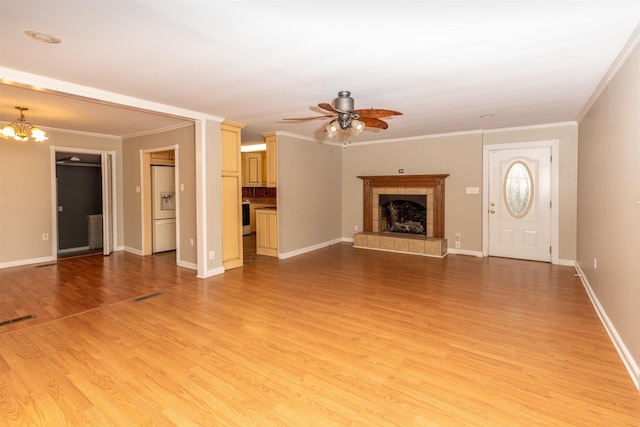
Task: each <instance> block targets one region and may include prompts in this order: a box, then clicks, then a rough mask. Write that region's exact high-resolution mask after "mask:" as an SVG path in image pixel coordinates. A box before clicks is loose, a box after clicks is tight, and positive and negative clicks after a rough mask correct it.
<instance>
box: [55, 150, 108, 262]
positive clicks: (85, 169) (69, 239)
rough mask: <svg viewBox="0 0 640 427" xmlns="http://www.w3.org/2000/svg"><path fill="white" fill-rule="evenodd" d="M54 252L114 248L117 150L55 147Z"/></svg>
mask: <svg viewBox="0 0 640 427" xmlns="http://www.w3.org/2000/svg"><path fill="white" fill-rule="evenodd" d="M52 157H53V160H54V162H53V163H54V165H53V168H52V174H53V178H52V182H53V185H52V192H53V197H52V200H53V205H54V206H53V224H54V229H55V233H54V236H55V238H53V239H52V245H53V252H54V253H56V256H57V257H58V258H61V257H69V256H78V255H85V254H94V253H103V254H104V255H108V254H110V253H111V252H112V250H113V242H114V237H113V233H114V230H115V227H114V225H113V211H112V210H113V205H114V204H113V194H112V193H113V192H112V188H113V183H112V179H113V178H112V177H113V175H114V174H113V168H114V167H115V164H114V161H113V157H114V153H110V152H100V151H85V150H75V149H63V148H57V149H56V148H55V147H52Z"/></svg>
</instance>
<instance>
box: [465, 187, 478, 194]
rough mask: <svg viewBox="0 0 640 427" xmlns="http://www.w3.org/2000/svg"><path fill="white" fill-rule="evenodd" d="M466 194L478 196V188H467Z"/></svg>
mask: <svg viewBox="0 0 640 427" xmlns="http://www.w3.org/2000/svg"><path fill="white" fill-rule="evenodd" d="M466 193H467V194H480V188H479V187H467V191H466Z"/></svg>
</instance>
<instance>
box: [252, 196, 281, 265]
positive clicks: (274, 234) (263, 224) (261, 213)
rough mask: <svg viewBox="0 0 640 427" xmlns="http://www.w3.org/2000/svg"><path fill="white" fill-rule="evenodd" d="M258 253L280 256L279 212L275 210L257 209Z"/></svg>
mask: <svg viewBox="0 0 640 427" xmlns="http://www.w3.org/2000/svg"><path fill="white" fill-rule="evenodd" d="M256 253H257V254H258V255H269V256H276V257H277V256H278V211H277V210H276V209H275V208H258V209H256Z"/></svg>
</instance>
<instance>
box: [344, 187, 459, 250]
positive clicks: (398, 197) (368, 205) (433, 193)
mask: <svg viewBox="0 0 640 427" xmlns="http://www.w3.org/2000/svg"><path fill="white" fill-rule="evenodd" d="M447 176H449V175H393V176H360V177H358V178H360V179H362V180H363V220H364V221H363V222H364V224H363V226H364V231H363V232H362V233H356V234H355V236H354V246H355V247H359V248H367V249H377V250H386V251H393V252H403V253H410V254H416V255H426V256H436V257H444V256H445V255H446V254H447V240H446V239H445V238H444V180H445V178H446V177H447Z"/></svg>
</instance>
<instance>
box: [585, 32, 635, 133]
mask: <svg viewBox="0 0 640 427" xmlns="http://www.w3.org/2000/svg"><path fill="white" fill-rule="evenodd" d="M638 44H640V24H638V26H636V28H635V30H633V33H631V36H630V37H629V40H627V43H626V44H625V45H624V47H623V48H622V50H621V51H620V53H619V54H618V56H617V57H616V59H614V61H613V63H612V64H611V66H610V67H609V69H608V70H607V72H606V73H605V74H604V76H603V77H602V80H600V83H599V84H598V86H597V87H596V90H595V91H594V92H593V94H591V97H589V99H588V100H587V103H586V104H585V105H584V107H583V108H582V111H580V114H578V117H577V118H576V122H580V121H581V120H582V119H583V118H584V116H586V115H587V113H588V112H589V110H590V109H591V107H592V106H593V104H594V103H595V102H596V101H597V100H598V98H600V95H602V92H604V90H605V89H606V88H607V86H609V83H611V81H612V80H613V79H614V77H615V76H616V75H617V74H618V72H619V71H620V69H621V68H622V67H623V66H624V65H625V64H626V62H627V60H628V59H629V57H630V56H631V54H632V53H633V51H634V50H635V49H636V47H638Z"/></svg>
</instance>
